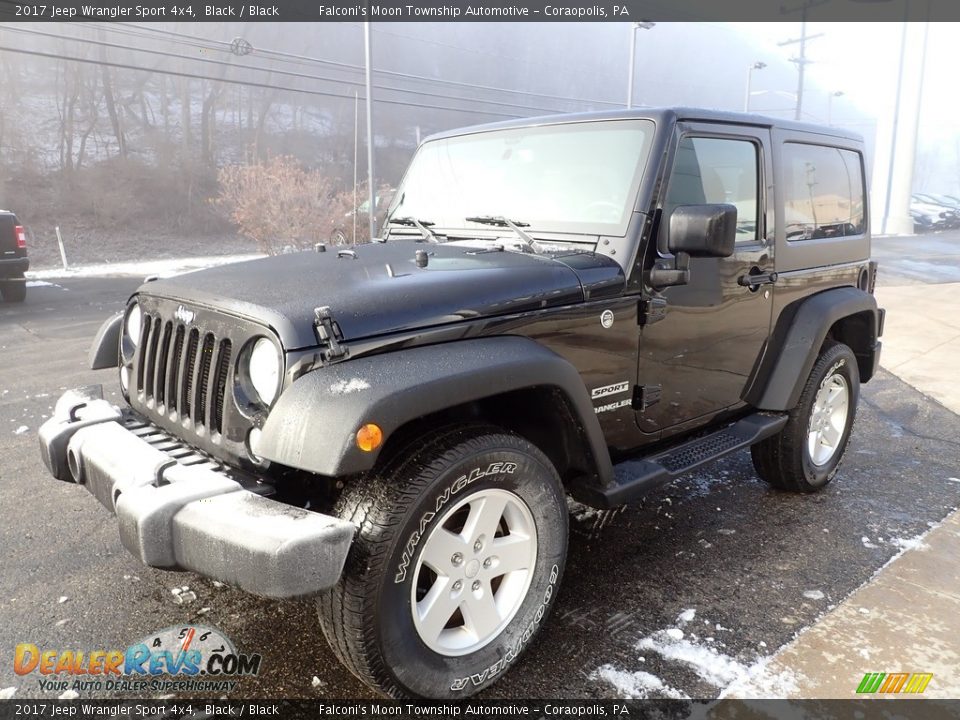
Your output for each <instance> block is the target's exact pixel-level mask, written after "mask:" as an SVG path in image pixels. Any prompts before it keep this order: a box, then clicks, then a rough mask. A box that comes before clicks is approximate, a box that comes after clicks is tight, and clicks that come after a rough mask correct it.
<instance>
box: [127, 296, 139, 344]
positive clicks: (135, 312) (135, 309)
mask: <svg viewBox="0 0 960 720" xmlns="http://www.w3.org/2000/svg"><path fill="white" fill-rule="evenodd" d="M140 322H141V315H140V306H139V305H137V304H136V303H134V305H133V306H131V308H130V312H128V313H127V320H126V322H125V323H124V330H125V332H126V333H127V337H128V338H129V339H130V342H132V343H133V345H134V347H136V345H137V343H138V342H140Z"/></svg>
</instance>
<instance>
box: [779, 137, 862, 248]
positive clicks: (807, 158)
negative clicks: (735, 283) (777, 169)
mask: <svg viewBox="0 0 960 720" xmlns="http://www.w3.org/2000/svg"><path fill="white" fill-rule="evenodd" d="M781 162H782V168H781V170H782V177H783V183H784V189H783V222H784V230H785V232H786V238H787V241H788V242H795V241H800V240H816V239H821V238H834V237H846V236H850V235H862V234H863V233H864V232H865V229H866V225H865V202H864V198H865V196H866V193H865V188H864V183H863V162H862V160H861V156H860V153H858V152H855V151H853V150H846V149H843V148H836V147H828V146H826V145H809V144H805V143H796V142H787V143H784V145H783V152H782V154H781Z"/></svg>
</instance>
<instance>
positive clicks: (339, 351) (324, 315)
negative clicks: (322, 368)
mask: <svg viewBox="0 0 960 720" xmlns="http://www.w3.org/2000/svg"><path fill="white" fill-rule="evenodd" d="M313 314H314V316H315V318H316V320H315V325H314V327H315V328H316V331H317V339H318V340H319V341H320V344H321V345H326V348H324V349H323V350H321V354H322V355H323V360H324V362H329V361H330V360H338V359H340V358H342V357H344V356H346V354H347V348H346V347H344V346H343V345H341V344H340V341H341V340H343V331H342V330H340V325H339V323H337V321H336V320H334V319H333V316H332V315H331V313H330V308H329V307H327V306H326V305H324V306H323V307H318V308H315V309H314V311H313Z"/></svg>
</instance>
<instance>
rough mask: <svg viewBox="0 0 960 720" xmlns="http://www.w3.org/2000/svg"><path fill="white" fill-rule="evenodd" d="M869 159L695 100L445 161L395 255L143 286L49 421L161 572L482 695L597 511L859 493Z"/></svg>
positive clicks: (85, 479)
mask: <svg viewBox="0 0 960 720" xmlns="http://www.w3.org/2000/svg"><path fill="white" fill-rule="evenodd" d="M865 176H866V173H865V169H864V158H863V144H862V142H861V140H860V138H858V137H856V136H853V135H850V134H847V133H846V132H844V131H841V130H837V129H834V128H821V127H814V126H808V125H800V124H794V123H788V122H780V121H777V120H771V119H768V118H763V117H758V116H754V115H740V114H728V113H719V112H709V111H704V110H689V109H664V110H642V111H639V110H638V111H626V112H610V113H602V114H587V115H572V116H561V117H550V118H544V119H537V120H526V121H517V122H510V123H503V124H497V125H489V126H483V127H476V128H470V129H467V130H459V131H455V132H449V133H445V134H442V135H438V136H435V137H432V138H430V139H429V140H427V141H425V142H424V143H423V144H422V146H421V147H420V148H419V150H418V151H417V153H416V156H415V157H414V159H413V161H412V163H411V165H410V168H409V170H408V171H407V173H406V176H405V178H404V179H403V182H402V183H401V185H400V186H399V188H398V190H397V193H396V196H395V197H394V200H393V203H392V207H391V208H390V211H389V214H388V216H387V218H388V219H387V224H386V227H385V228H384V229H383V230H382V231H381V234H382V238H380V239H378V240H377V241H375V242H373V243H370V244H365V245H359V246H353V247H349V248H337V247H329V248H327V247H325V246H323V245H318V246H316V248H314V249H313V250H311V251H309V252H301V253H296V254H288V255H282V256H278V257H272V258H269V259H264V260H257V261H253V262H247V263H242V264H236V265H231V266H225V267H219V268H216V269H211V270H207V271H203V272H196V273H192V274H189V275H184V276H180V277H176V278H172V279H166V280H160V281H154V282H148V283H146V284H144V285H143V286H141V287H140V289H139V290H138V291H137V292H136V293H135V294H134V295H133V297H131V298H130V300H129V302H128V305H127V308H126V311H125V312H124V313H122V314H121V315H118V316H116V317H114V318H111V319H109V320H108V321H107V322H106V323H105V324H104V325H103V327H102V328H101V330H100V332H99V334H98V336H97V338H96V340H95V342H94V345H93V348H92V350H91V364H92V366H93V367H94V368H108V367H118V368H119V370H118V372H119V382H120V386H121V388H122V390H123V395H124V397H125V398H126V400H127V403H128V406H126V407H123V408H120V407H116V406H114V405H112V404H110V403H109V402H106V401H105V400H103V399H102V391H101V389H100V387H99V386H96V387H93V388H83V389H80V390H76V391H71V392H68V393H67V394H66V395H64V396H63V397H62V398H61V399H60V401H59V402H58V404H57V408H56V413H55V417H54V418H53V419H51V420H49V421H48V422H47V423H46V424H45V425H44V426H43V427H42V428H41V430H40V441H41V450H42V454H43V459H44V461H45V463H46V465H47V467H48V468H49V470H50V472H51V473H52V474H53V475H54V476H55V477H56V478H58V479H60V480H65V481H72V482H75V483H79V484H81V485H84V486H85V487H86V488H87V489H88V490H89V491H90V492H92V493H93V494H94V495H95V496H96V497H97V499H98V500H100V502H101V503H103V505H104V506H106V508H107V509H109V510H110V511H111V512H113V513H115V514H116V516H117V521H118V525H119V531H120V538H121V541H122V543H123V545H124V546H125V547H126V548H127V549H128V550H129V551H130V552H132V553H133V554H134V555H136V556H137V557H138V558H140V559H141V560H142V561H143V562H144V563H146V564H148V565H151V566H153V567H157V568H167V569H184V570H192V571H194V572H198V573H201V574H203V575H206V576H209V577H211V578H216V579H218V580H220V581H223V582H227V583H231V584H233V585H236V586H239V587H240V588H243V589H245V590H247V591H249V592H252V593H255V594H258V595H263V596H268V597H277V598H282V597H291V596H299V595H306V594H317V597H318V607H319V615H320V624H321V626H322V628H323V631H324V633H325V634H326V637H327V638H328V640H329V641H330V644H331V645H332V646H333V648H334V650H335V651H336V653H337V655H339V657H340V659H341V660H342V661H343V663H344V664H345V665H346V666H347V667H348V668H350V670H352V671H353V672H354V673H355V674H356V675H357V676H358V677H359V678H361V679H362V680H363V681H364V682H366V683H368V684H369V685H370V686H372V687H373V688H376V689H377V690H379V691H381V692H383V693H386V694H388V695H394V696H407V695H419V696H433V697H463V696H467V695H469V694H471V693H475V692H477V691H478V690H480V689H482V688H484V687H485V686H487V685H489V684H490V683H492V682H494V681H495V680H496V679H497V678H498V677H499V676H500V675H502V674H503V673H504V672H505V671H506V669H507V668H508V667H510V665H511V664H512V663H513V662H514V661H515V660H516V658H517V657H518V656H519V655H520V653H521V652H522V651H523V650H524V648H525V647H526V646H527V645H528V644H529V643H530V641H531V639H532V638H533V636H534V635H535V634H536V632H537V630H538V629H539V627H540V626H541V625H542V624H543V622H544V619H545V617H546V615H547V613H548V612H549V610H550V607H551V606H552V604H553V603H554V601H555V599H556V597H557V591H558V588H559V585H560V580H561V577H562V575H563V569H564V561H565V558H566V551H567V524H568V517H567V512H568V511H567V503H566V496H567V495H572V496H573V497H574V498H576V499H577V500H579V501H580V502H583V503H587V504H589V505H592V506H595V507H598V508H607V507H611V506H616V505H620V504H623V503H629V502H632V501H635V500H638V499H639V498H641V497H643V495H644V493H646V492H647V491H649V490H650V489H651V488H653V487H656V486H657V485H660V484H661V483H665V482H668V481H670V480H671V479H672V478H675V477H677V476H678V475H680V474H682V473H684V472H686V471H688V470H690V469H692V468H695V467H698V466H700V465H702V464H704V463H706V462H709V461H711V460H714V459H716V458H719V457H721V456H723V455H725V454H727V453H731V452H734V451H737V450H740V449H743V448H747V447H749V448H750V449H751V453H752V455H753V460H754V465H755V466H756V469H757V472H758V473H759V475H760V476H761V477H762V478H763V479H764V480H766V481H767V482H769V483H770V484H771V485H773V486H775V487H777V488H782V489H784V490H792V491H799V492H812V491H815V490H818V489H820V488H822V487H823V486H824V485H826V484H827V483H828V482H829V481H830V480H831V479H832V478H833V477H834V475H835V474H836V472H837V467H838V465H839V464H840V460H841V458H842V457H843V454H844V449H845V447H846V445H847V441H848V439H849V436H850V432H851V428H852V426H853V420H854V415H855V412H856V408H857V400H858V397H859V388H860V383H862V382H866V381H867V380H869V379H870V378H871V377H872V376H873V375H874V373H875V371H876V368H877V361H878V357H879V352H880V343H879V342H878V337H879V336H880V334H881V330H882V326H883V311H882V310H879V309H878V308H877V303H876V301H875V300H874V297H873V294H872V290H873V284H874V278H875V274H876V266H875V264H873V263H872V262H871V261H870V233H869V226H868V212H867V211H868V207H867V193H866V187H865V181H864V178H865Z"/></svg>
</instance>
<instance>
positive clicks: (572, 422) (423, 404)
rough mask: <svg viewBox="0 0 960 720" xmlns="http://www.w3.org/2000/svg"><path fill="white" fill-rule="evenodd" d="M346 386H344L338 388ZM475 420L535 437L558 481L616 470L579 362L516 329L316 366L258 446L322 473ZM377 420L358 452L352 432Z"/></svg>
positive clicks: (352, 466) (601, 478)
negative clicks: (370, 439) (374, 444)
mask: <svg viewBox="0 0 960 720" xmlns="http://www.w3.org/2000/svg"><path fill="white" fill-rule="evenodd" d="M347 388H352V389H351V390H350V391H349V392H346V391H345V389H347ZM463 420H481V421H484V422H489V423H494V424H496V425H498V426H500V427H503V428H504V429H506V430H511V431H513V432H516V433H517V434H518V435H521V436H523V437H526V438H527V439H528V440H530V441H531V442H532V443H533V444H535V445H537V447H539V448H540V449H541V451H543V452H544V454H546V455H547V456H548V457H549V458H550V460H551V461H552V462H555V463H557V464H558V472H560V473H561V476H562V477H564V476H566V477H565V479H567V478H570V477H572V476H576V475H578V474H587V475H595V476H596V481H598V482H601V483H605V482H609V481H610V479H611V478H612V476H613V468H612V464H611V461H610V455H609V452H608V451H607V448H606V441H605V439H604V436H603V431H602V429H601V428H600V424H599V422H598V421H597V419H596V415H595V413H594V411H593V404H592V402H591V400H590V396H589V393H588V392H587V389H586V387H585V386H584V384H583V380H582V379H581V378H580V375H579V373H578V372H577V370H576V368H574V367H573V366H572V365H571V364H570V363H569V362H568V361H567V360H565V359H564V358H562V357H560V356H559V355H557V354H556V353H554V352H552V351H551V350H549V349H547V348H545V347H543V346H542V345H540V344H538V343H536V342H535V341H533V340H531V339H529V338H525V337H520V336H498V337H491V338H477V339H472V340H461V341H457V342H452V343H444V344H440V345H430V346H424V347H416V348H409V349H405V350H398V351H394V352H389V353H383V354H379V355H371V356H367V357H361V358H357V359H355V360H349V361H346V362H341V363H338V364H335V365H331V366H328V367H325V368H319V369H317V370H314V371H312V372H310V373H307V374H306V375H304V376H302V377H301V378H299V379H298V380H296V381H295V382H294V383H293V385H291V386H290V387H288V388H287V389H286V390H285V391H284V392H283V394H282V395H281V396H280V398H279V399H278V400H277V403H276V405H275V406H274V408H273V409H272V410H271V412H270V415H269V416H268V418H267V420H266V422H265V424H264V426H263V430H262V436H261V441H260V444H259V447H258V454H259V455H260V456H261V457H263V458H265V459H268V460H272V461H275V462H278V463H282V464H284V465H288V466H291V467H295V468H300V469H303V470H308V471H310V472H313V473H317V474H320V475H326V476H330V477H342V476H346V475H353V474H357V473H362V472H367V471H369V470H371V469H373V468H374V466H375V465H376V464H377V462H378V460H379V458H380V457H381V456H384V458H385V459H386V454H385V453H388V452H389V453H392V452H395V451H396V450H397V449H398V447H399V446H406V445H407V444H409V443H410V442H414V441H415V440H416V439H417V437H419V436H422V435H423V433H427V432H431V431H433V430H435V429H436V428H437V427H440V426H442V425H449V424H454V423H457V422H461V421H463ZM368 422H373V423H376V424H377V425H379V426H380V427H381V428H382V429H383V432H384V437H385V438H386V440H385V442H384V445H383V446H382V447H380V448H378V449H377V450H375V451H373V452H363V451H361V450H359V449H358V448H357V446H356V444H355V442H354V433H355V432H356V431H357V429H358V428H359V427H360V426H361V425H362V424H364V423H368Z"/></svg>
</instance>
